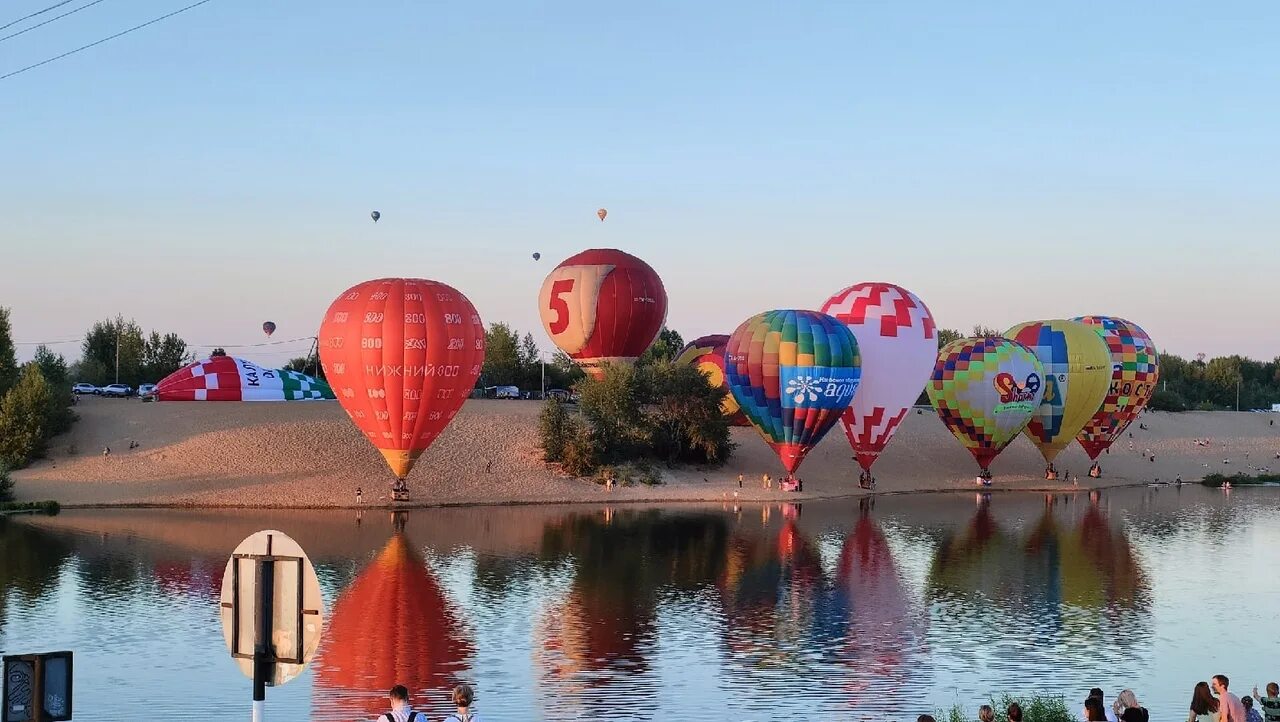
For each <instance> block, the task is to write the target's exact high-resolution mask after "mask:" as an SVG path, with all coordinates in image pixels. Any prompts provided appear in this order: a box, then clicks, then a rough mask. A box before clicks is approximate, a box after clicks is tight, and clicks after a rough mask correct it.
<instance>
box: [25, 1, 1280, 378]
mask: <svg viewBox="0 0 1280 722" xmlns="http://www.w3.org/2000/svg"><path fill="white" fill-rule="evenodd" d="M52 1H53V0H10V1H9V2H5V3H3V5H0V7H3V11H0V12H2V14H3V16H0V24H3V23H5V22H8V21H9V20H13V19H15V18H17V17H19V16H21V15H23V14H26V13H27V12H33V11H35V10H38V9H40V8H43V7H46V6H47V5H50V4H52ZM84 2H88V0H77V2H76V3H75V4H72V5H68V6H66V8H60V9H59V10H57V11H53V12H51V13H48V14H46V15H44V16H41V18H40V19H44V18H47V17H50V16H52V15H54V14H56V13H58V12H62V11H63V10H65V9H70V8H74V7H76V6H77V5H79V4H83V3H84ZM188 2H189V0H107V1H105V2H102V3H100V4H98V5H95V6H93V7H90V8H88V9H86V10H84V11H83V12H80V13H77V14H75V15H73V16H70V17H67V18H65V19H63V20H59V21H57V22H55V23H52V24H50V25H48V26H46V27H43V28H39V29H37V30H34V31H32V32H30V33H27V34H25V35H22V36H20V37H16V38H12V39H9V40H0V74H4V73H6V72H9V71H11V70H14V69H17V68H20V67H23V66H25V65H28V64H30V63H33V62H37V61H39V60H43V59H45V58H47V57H50V56H52V55H56V54H58V53H61V52H64V51H66V50H69V49H71V48H74V47H77V46H79V45H82V44H84V43H87V42H91V41H93V40H97V39H99V38H101V37H105V36H107V35H109V34H111V33H113V32H116V31H118V30H122V29H125V28H127V27H130V26H132V25H135V24H137V23H140V22H143V21H145V20H148V19H151V18H152V17H155V16H158V15H161V14H163V13H165V12H169V11H171V10H174V9H177V8H179V7H181V6H183V5H185V4H187V3H188ZM1055 6H1056V7H1055ZM21 27H25V25H23V26H15V27H13V28H10V29H9V30H6V31H0V35H4V34H7V33H9V32H13V31H15V30H18V29H21ZM1277 37H1280V4H1278V3H1275V2H1269V1H1261V0H1260V1H1258V2H1236V3H1203V2H1131V3H1111V4H1104V3H1025V2H990V3H955V2H935V3H924V2H920V3H902V2H855V1H853V0H845V1H840V2H836V1H833V2H798V3H763V2H723V1H721V0H706V1H704V2H688V1H687V0H681V1H674V0H658V1H656V2H646V3H630V4H627V3H602V2H576V1H563V2H545V3H519V2H506V3H496V2H483V1H478V2H454V3H436V2H422V1H409V0H400V1H392V0H388V1H386V2H371V3H353V2H336V1H333V0H313V1H311V2H300V1H298V0H289V1H286V0H271V1H269V2H262V1H258V0H212V2H209V3H208V4H206V5H203V6H201V7H199V8H196V9H194V10H192V11H190V12H187V13H184V14H181V15H178V16H176V17H174V18H171V19H169V20H166V21H164V22H163V23H160V24H156V25H153V26H151V27H148V28H145V29H143V30H140V31H138V32H136V33H133V34H131V35H127V36H125V37H122V38H119V39H117V40H114V41H111V42H110V43H106V44H104V45H101V46H98V47H96V48H93V49H90V50H87V51H85V52H83V53H80V54H78V55H75V56H72V57H69V58H67V59H64V60H61V61H58V62H56V63H52V64H50V65H46V66H44V67H41V68H38V69H36V70H33V71H31V72H28V73H24V74H22V75H18V76H15V77H12V78H9V79H7V80H4V81H0V246H3V248H2V249H0V250H2V251H3V253H0V304H3V305H8V306H11V307H12V308H13V314H14V323H15V334H16V336H17V337H18V339H19V340H20V341H21V340H25V341H41V340H62V339H75V338H78V337H80V336H81V335H82V334H83V332H84V330H85V328H86V327H87V326H88V325H89V324H90V323H91V322H92V321H93V320H95V319H98V318H102V317H105V316H108V315H114V314H115V313H116V312H120V313H123V314H124V315H125V316H126V317H133V318H136V319H137V320H138V322H139V323H141V324H142V326H143V327H144V328H148V329H149V328H157V329H159V330H162V331H167V330H174V331H178V332H179V333H181V334H182V335H183V336H184V337H185V338H187V339H188V340H189V341H191V342H193V343H196V344H201V345H203V346H202V350H207V348H208V346H207V345H205V344H221V345H228V346H230V345H232V344H242V343H254V342H257V341H259V340H261V338H262V334H261V331H260V329H259V327H260V324H261V322H262V321H263V320H265V319H271V320H274V321H276V323H277V324H278V325H279V331H277V333H276V338H277V339H290V338H295V337H299V336H310V335H313V334H314V333H315V331H316V329H317V327H318V325H319V322H320V319H321V317H322V315H323V313H324V310H325V308H326V307H327V305H328V304H329V302H330V301H331V300H332V299H333V298H334V297H335V296H337V295H338V293H339V292H341V291H342V290H344V289H345V288H347V287H348V286H350V285H352V284H354V283H357V282H359V281H362V280H365V279H368V278H374V277H378V276H387V275H405V276H421V277H426V278H432V279H436V280H440V281H444V282H446V283H450V284H452V285H454V286H456V287H457V288H459V289H460V290H462V291H463V292H464V293H466V294H467V295H468V296H469V297H470V298H471V300H472V302H473V303H474V304H475V305H476V307H477V308H478V309H479V310H480V313H481V315H482V316H483V317H484V319H485V320H486V321H499V320H502V321H507V322H509V323H511V324H513V325H514V326H516V327H517V328H519V329H521V330H532V331H534V332H535V335H536V336H537V337H538V338H539V340H540V342H542V343H543V344H544V345H546V346H549V342H547V340H546V338H545V336H544V335H543V333H542V331H541V326H540V325H539V323H538V320H537V312H536V296H537V290H538V287H539V285H540V283H541V280H542V278H543V276H544V275H545V274H546V273H547V272H549V271H550V270H551V268H552V267H553V266H554V265H555V264H556V263H557V262H558V261H559V260H560V259H562V258H564V257H566V256H568V255H570V254H571V253H574V252H576V251H578V250H581V249H583V248H588V247H593V246H612V247H618V248H622V249H624V250H627V251H630V252H632V253H634V254H636V255H638V256H640V257H641V258H644V259H645V260H646V261H648V262H649V263H650V264H651V265H653V266H654V268H656V269H657V270H658V272H659V273H660V274H662V276H663V278H664V280H665V282H666V285H667V289H668V293H669V296H670V308H671V311H670V316H669V319H668V321H669V324H670V325H671V326H672V327H674V328H676V329H677V330H679V331H680V332H681V333H682V334H683V335H684V336H685V337H686V338H691V337H693V336H695V335H700V334H704V333H717V332H718V333H728V332H731V331H732V330H733V328H734V327H735V326H736V325H737V324H738V323H739V322H740V321H741V320H743V319H744V318H746V317H747V316H749V315H751V314H753V313H756V312H758V311H761V310H764V309H767V308H778V307H800V308H815V307H817V306H819V305H820V304H821V303H822V301H823V300H824V299H825V298H826V297H827V296H828V295H829V294H831V293H833V292H835V291H837V290H839V289H841V288H843V287H844V286H847V285H850V284H853V283H857V282H860V281H869V280H886V281H892V282H895V283H898V284H900V285H903V286H905V287H907V288H909V289H911V290H913V291H915V292H916V293H917V294H918V295H920V296H921V297H922V298H923V299H924V300H925V302H926V303H927V304H928V305H929V306H930V308H931V309H932V311H933V313H934V316H935V317H936V318H937V320H938V322H939V323H940V324H941V325H943V326H949V327H958V328H962V329H968V328H969V327H971V326H972V325H973V324H975V323H984V324H987V325H990V326H996V327H1000V328H1004V327H1007V326H1009V325H1012V324H1013V323H1015V322H1019V321H1023V320H1029V319H1038V318H1054V317H1064V316H1074V315H1080V314H1085V313H1103V314H1113V315H1119V316H1123V317H1126V318H1129V319H1130V320H1133V321H1136V322H1138V323H1139V324H1141V325H1143V326H1144V327H1145V328H1146V329H1147V331H1148V332H1149V333H1150V334H1151V335H1152V336H1153V337H1154V338H1155V340H1156V343H1157V344H1158V345H1159V346H1161V347H1163V348H1166V349H1168V350H1170V351H1173V352H1176V353H1180V354H1184V355H1193V354H1195V353H1197V352H1204V353H1207V354H1209V355H1211V356H1212V355H1217V354H1226V353H1232V352H1238V353H1245V354H1248V355H1251V356H1254V357H1257V358H1267V359H1269V358H1271V357H1273V356H1276V355H1278V354H1280V314H1278V313H1277V306H1276V297H1277V289H1276V286H1277V282H1276V276H1277V271H1278V270H1280V242H1278V241H1280V238H1278V230H1280V124H1278V121H1277V119H1280V45H1277V40H1276V38H1277ZM601 206H604V207H606V208H608V209H609V212H610V215H609V218H608V221H607V222H605V223H600V222H599V221H597V220H596V217H595V210H596V208H598V207H601ZM373 209H377V210H379V211H381V212H382V214H383V217H382V221H381V222H380V223H378V224H376V225H375V224H374V223H372V222H371V221H370V219H369V212H370V211H371V210H373ZM534 251H539V252H541V253H542V254H543V258H542V260H541V261H540V262H534V261H533V260H532V259H531V258H530V254H531V253H532V252H534ZM305 346H306V344H294V345H292V346H282V347H273V348H269V349H259V350H257V352H249V353H245V355H247V356H249V357H250V358H252V359H254V360H257V361H259V362H261V363H266V364H271V363H273V362H282V361H284V360H286V358H287V356H288V355H301V353H302V352H305V350H306V348H305ZM58 348H59V350H62V351H64V352H67V353H68V355H69V356H76V355H77V348H76V347H75V345H74V344H73V345H68V346H61V347H58ZM29 352H30V347H25V348H24V349H23V350H22V351H21V353H23V354H24V355H28V354H29Z"/></svg>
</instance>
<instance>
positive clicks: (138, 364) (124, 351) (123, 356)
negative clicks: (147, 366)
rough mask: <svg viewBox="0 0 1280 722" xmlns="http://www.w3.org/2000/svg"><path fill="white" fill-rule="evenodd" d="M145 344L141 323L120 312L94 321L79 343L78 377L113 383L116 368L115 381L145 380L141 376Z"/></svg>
mask: <svg viewBox="0 0 1280 722" xmlns="http://www.w3.org/2000/svg"><path fill="white" fill-rule="evenodd" d="M145 346H146V343H145V341H144V340H143V336H142V327H140V326H139V325H138V324H137V322H135V321H132V320H130V321H125V320H124V316H119V315H118V316H116V317H115V318H114V319H107V320H105V321H98V322H97V323H95V324H93V326H92V327H91V328H90V329H89V331H88V332H87V333H86V334H85V337H84V342H83V343H82V344H81V347H80V350H81V356H82V359H83V361H84V363H83V364H82V365H81V367H80V369H79V370H80V372H81V374H82V380H85V381H88V382H89V383H92V384H97V385H99V386H101V385H103V384H110V383H116V381H117V368H118V369H119V383H122V384H129V385H130V386H136V385H137V384H138V383H140V382H145V381H146V380H145V379H143V377H142V358H143V350H144V348H145ZM117 352H118V354H119V355H118V356H117ZM117 360H118V365H117Z"/></svg>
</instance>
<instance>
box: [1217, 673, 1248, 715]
mask: <svg viewBox="0 0 1280 722" xmlns="http://www.w3.org/2000/svg"><path fill="white" fill-rule="evenodd" d="M1230 684H1231V680H1229V679H1227V675H1225V674H1215V675H1213V693H1214V694H1216V695H1218V722H1245V718H1244V704H1242V703H1241V702H1240V698H1239V697H1237V696H1235V695H1234V694H1232V693H1231V691H1230V690H1228V689H1227V686H1228V685H1230Z"/></svg>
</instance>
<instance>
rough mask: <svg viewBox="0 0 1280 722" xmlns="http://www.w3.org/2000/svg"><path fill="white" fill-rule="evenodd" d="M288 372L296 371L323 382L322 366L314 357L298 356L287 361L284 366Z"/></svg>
mask: <svg viewBox="0 0 1280 722" xmlns="http://www.w3.org/2000/svg"><path fill="white" fill-rule="evenodd" d="M284 367H285V368H287V369H289V370H290V371H297V372H299V373H304V374H307V375H309V376H314V377H315V378H318V379H320V380H321V381H323V380H324V364H322V363H320V360H319V359H317V358H316V357H315V356H299V357H298V358H294V359H289V363H287V364H285V365H284Z"/></svg>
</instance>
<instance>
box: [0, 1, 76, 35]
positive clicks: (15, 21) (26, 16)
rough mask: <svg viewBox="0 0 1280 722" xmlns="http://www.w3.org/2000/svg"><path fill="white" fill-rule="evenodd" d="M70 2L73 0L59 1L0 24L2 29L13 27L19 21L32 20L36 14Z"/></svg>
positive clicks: (41, 13) (55, 8)
mask: <svg viewBox="0 0 1280 722" xmlns="http://www.w3.org/2000/svg"><path fill="white" fill-rule="evenodd" d="M69 2H71V0H62V2H60V3H58V4H57V5H50V6H49V7H47V8H45V9H44V10H37V11H36V12H33V13H31V14H30V15H24V16H22V17H20V18H18V19H17V20H14V21H13V22H11V23H8V24H5V25H0V30H4V29H5V28H11V27H13V26H14V25H17V24H18V23H20V22H22V21H23V20H30V19H31V18H34V17H35V16H37V15H44V14H45V13H47V12H49V11H50V10H57V9H58V8H60V7H62V6H63V5H66V4H67V3H69Z"/></svg>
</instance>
